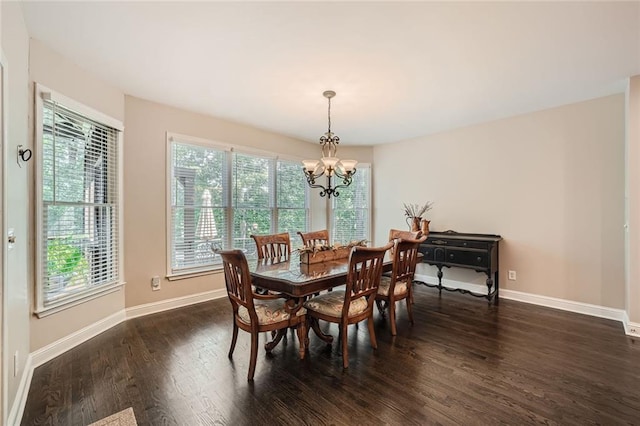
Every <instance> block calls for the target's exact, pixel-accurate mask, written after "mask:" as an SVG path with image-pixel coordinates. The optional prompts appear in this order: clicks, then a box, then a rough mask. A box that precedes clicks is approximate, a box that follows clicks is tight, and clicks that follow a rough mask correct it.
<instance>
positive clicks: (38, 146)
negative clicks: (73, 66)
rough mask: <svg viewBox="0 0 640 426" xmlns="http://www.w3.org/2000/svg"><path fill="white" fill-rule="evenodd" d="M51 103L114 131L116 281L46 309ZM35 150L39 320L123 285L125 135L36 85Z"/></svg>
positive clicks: (115, 124) (109, 121)
mask: <svg viewBox="0 0 640 426" xmlns="http://www.w3.org/2000/svg"><path fill="white" fill-rule="evenodd" d="M45 99H47V100H52V101H54V102H56V103H59V104H61V105H63V106H64V107H65V108H67V109H70V110H72V111H74V112H76V113H78V114H80V115H82V116H83V117H85V118H87V119H89V120H92V121H95V122H97V123H100V124H103V125H106V126H109V127H112V128H114V129H115V130H117V132H116V149H117V155H116V167H117V171H116V174H115V178H116V179H117V186H116V188H117V196H116V200H117V201H116V202H117V204H118V206H117V214H118V220H117V227H118V229H117V234H116V235H117V239H118V243H117V247H116V249H117V251H118V252H117V268H118V273H117V277H116V281H115V282H113V283H111V284H103V285H98V286H96V287H92V288H88V289H84V290H80V291H77V292H76V293H72V294H71V295H69V296H68V297H63V298H62V299H61V300H59V301H55V302H52V303H51V304H49V305H47V306H45V301H44V289H43V287H44V276H43V264H44V260H45V259H44V256H43V253H44V248H45V247H44V243H43V233H44V232H45V230H44V220H43V219H44V213H45V212H44V199H43V176H44V172H43V160H44V158H43V155H42V153H43V146H42V141H43V136H44V132H43V120H44V114H43V111H44V110H43V108H44V102H43V101H44V100H45ZM34 126H35V131H34V136H35V140H34V146H35V158H36V166H35V169H36V174H35V176H36V178H35V184H34V186H35V193H36V206H35V214H36V232H35V240H36V243H35V250H36V253H35V259H36V262H35V263H36V273H35V276H36V277H35V278H36V279H35V287H36V289H35V296H36V297H35V307H34V313H35V314H36V315H37V316H38V317H39V318H42V317H45V316H48V315H51V314H54V313H56V312H60V311H62V310H65V309H68V308H70V307H72V306H76V305H79V304H82V303H85V302H87V301H89V300H91V299H95V298H97V297H101V296H103V295H105V294H108V293H112V292H115V291H118V290H119V289H120V288H121V287H122V286H124V285H125V284H126V281H125V278H124V218H123V213H124V203H123V200H124V197H123V195H124V191H123V176H124V174H123V172H124V167H123V164H124V163H123V152H122V151H123V149H122V148H123V143H122V141H123V134H124V125H123V124H122V122H121V121H119V120H117V119H115V118H113V117H110V116H108V115H107V114H104V113H102V112H100V111H97V110H95V109H93V108H91V107H89V106H87V105H85V104H83V103H81V102H78V101H76V100H74V99H71V98H69V97H67V96H65V95H62V94H61V93H58V92H56V91H54V90H52V89H49V88H48V87H46V86H44V85H42V84H40V83H35V113H34Z"/></svg>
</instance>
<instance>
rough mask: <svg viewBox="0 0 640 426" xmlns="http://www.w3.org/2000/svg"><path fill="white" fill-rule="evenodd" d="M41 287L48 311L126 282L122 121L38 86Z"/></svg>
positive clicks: (41, 300) (40, 294)
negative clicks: (122, 231) (123, 247)
mask: <svg viewBox="0 0 640 426" xmlns="http://www.w3.org/2000/svg"><path fill="white" fill-rule="evenodd" d="M36 99H37V118H36V123H37V144H38V147H37V152H38V153H39V154H40V155H38V156H37V158H38V168H37V170H38V173H37V174H38V177H37V193H38V280H37V282H38V290H37V301H38V302H37V303H38V306H37V311H38V313H44V312H47V311H51V310H52V309H54V308H58V307H60V306H63V305H67V304H69V303H72V302H76V301H78V300H82V299H85V298H87V297H93V296H95V295H96V294H101V293H103V292H105V291H109V290H112V289H114V288H116V287H117V286H118V285H120V284H121V282H122V277H121V274H122V268H121V256H122V253H121V249H120V247H121V235H120V231H121V227H120V224H119V222H120V205H121V203H120V187H119V185H120V163H119V151H120V132H121V129H122V125H121V123H119V122H117V121H116V120H113V119H111V118H109V117H106V116H104V115H102V114H101V113H98V112H97V111H93V110H91V109H89V108H88V107H85V106H83V105H80V104H78V103H76V102H74V101H72V100H70V99H67V98H65V97H63V96H61V95H58V94H55V93H53V92H51V91H50V90H48V89H46V88H44V87H43V86H39V85H38V86H37V98H36Z"/></svg>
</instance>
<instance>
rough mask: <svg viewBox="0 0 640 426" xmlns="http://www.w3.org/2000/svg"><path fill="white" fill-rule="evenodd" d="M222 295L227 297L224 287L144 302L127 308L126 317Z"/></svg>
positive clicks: (178, 306) (212, 298)
mask: <svg viewBox="0 0 640 426" xmlns="http://www.w3.org/2000/svg"><path fill="white" fill-rule="evenodd" d="M222 297H227V289H226V288H223V289H219V290H211V291H205V292H204V293H198V294H192V295H189V296H184V297H176V298H175V299H168V300H161V301H159V302H153V303H145V304H144V305H138V306H133V307H131V308H127V319H131V318H137V317H141V316H145V315H150V314H156V313H158V312H162V311H168V310H170V309H176V308H182V307H184V306H189V305H194V304H196V303H201V302H206V301H208V300H214V299H220V298H222Z"/></svg>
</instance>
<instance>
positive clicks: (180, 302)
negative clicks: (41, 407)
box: [7, 289, 227, 425]
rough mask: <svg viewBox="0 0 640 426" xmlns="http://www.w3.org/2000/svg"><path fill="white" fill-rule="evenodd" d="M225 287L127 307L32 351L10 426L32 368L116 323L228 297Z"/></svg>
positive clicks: (20, 408) (17, 416) (23, 400)
mask: <svg viewBox="0 0 640 426" xmlns="http://www.w3.org/2000/svg"><path fill="white" fill-rule="evenodd" d="M226 295H227V291H226V289H221V290H212V291H207V292H204V293H198V294H194V295H190V296H184V297H178V298H175V299H170V300H163V301H160V302H154V303H147V304H144V305H140V306H134V307H132V308H128V309H126V310H122V311H119V312H116V313H115V314H113V315H110V316H108V317H106V318H104V319H102V320H100V321H98V322H95V323H93V324H91V325H89V326H87V327H85V328H83V329H81V330H78V331H76V332H75V333H72V334H70V335H68V336H65V337H63V338H62V339H59V340H57V341H55V342H53V343H51V344H49V345H47V346H45V347H43V348H41V349H38V350H37V351H35V352H32V353H30V354H29V355H28V356H27V360H26V362H25V366H24V370H23V373H22V378H21V379H20V385H19V386H18V391H17V393H16V399H15V401H14V403H13V404H12V406H11V408H10V410H9V417H8V419H7V424H8V425H19V424H20V420H21V419H22V415H23V413H24V407H25V404H26V403H27V396H28V394H29V387H30V386H31V379H32V377H33V370H34V369H35V368H37V367H39V366H41V365H42V364H44V363H45V362H47V361H50V360H52V359H53V358H55V357H57V356H59V355H62V354H63V353H65V352H66V351H68V350H69V349H72V348H74V347H76V346H78V345H79V344H81V343H83V342H86V341H87V340H89V339H91V338H92V337H95V336H97V335H98V334H100V333H102V332H104V331H107V330H108V329H110V328H111V327H113V326H116V325H118V324H120V323H121V322H123V321H126V320H128V319H131V318H136V317H140V316H144V315H149V314H154V313H157V312H162V311H167V310H169V309H175V308H180V307H184V306H188V305H193V304H196V303H200V302H205V301H207V300H213V299H219V298H221V297H226Z"/></svg>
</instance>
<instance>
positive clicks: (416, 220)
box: [409, 217, 422, 232]
mask: <svg viewBox="0 0 640 426" xmlns="http://www.w3.org/2000/svg"><path fill="white" fill-rule="evenodd" d="M421 220H422V218H421V217H412V218H411V223H410V224H409V226H410V227H411V232H417V231H419V230H420V221H421Z"/></svg>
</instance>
